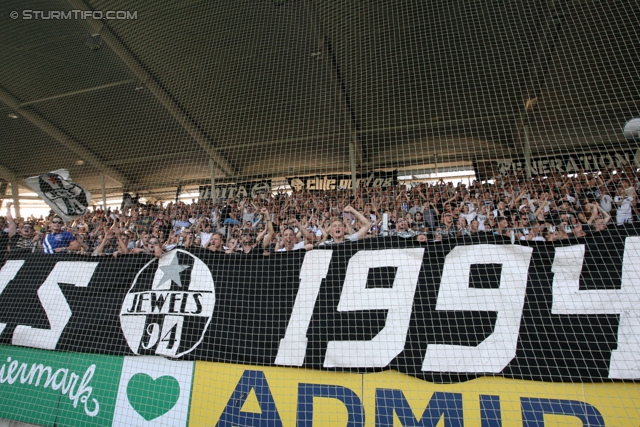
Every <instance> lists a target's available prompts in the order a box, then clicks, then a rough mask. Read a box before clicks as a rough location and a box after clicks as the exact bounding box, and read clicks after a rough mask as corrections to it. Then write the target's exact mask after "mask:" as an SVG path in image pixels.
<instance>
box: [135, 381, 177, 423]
mask: <svg viewBox="0 0 640 427" xmlns="http://www.w3.org/2000/svg"><path fill="white" fill-rule="evenodd" d="M179 397H180V383H178V380H176V379H175V378H173V377H171V376H168V375H165V376H163V377H159V378H158V379H156V380H154V379H153V378H151V377H150V376H149V375H147V374H143V373H140V374H135V375H134V376H132V377H131V379H130V380H129V384H127V399H129V403H130V404H131V407H132V408H133V409H134V410H135V411H136V412H137V413H138V414H140V415H141V416H142V418H144V419H145V420H147V421H151V420H153V419H156V418H158V417H159V416H160V415H164V414H166V413H167V412H169V411H170V410H171V408H173V407H174V406H175V404H176V402H178V398H179Z"/></svg>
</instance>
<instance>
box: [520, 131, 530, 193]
mask: <svg viewBox="0 0 640 427" xmlns="http://www.w3.org/2000/svg"><path fill="white" fill-rule="evenodd" d="M522 129H523V131H524V141H523V145H524V170H525V174H526V177H527V181H530V180H531V144H530V142H529V125H526V124H525V125H523V126H522Z"/></svg>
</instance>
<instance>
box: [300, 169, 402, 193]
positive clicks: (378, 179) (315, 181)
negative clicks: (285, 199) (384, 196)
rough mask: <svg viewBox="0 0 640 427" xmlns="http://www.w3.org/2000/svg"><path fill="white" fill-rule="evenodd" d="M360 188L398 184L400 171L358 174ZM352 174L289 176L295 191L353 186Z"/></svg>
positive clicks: (343, 188) (328, 189) (330, 189)
mask: <svg viewBox="0 0 640 427" xmlns="http://www.w3.org/2000/svg"><path fill="white" fill-rule="evenodd" d="M356 179H357V184H358V188H389V187H395V186H397V185H398V173H397V171H394V172H371V173H365V174H358V175H356ZM351 181H352V179H351V175H318V176H305V177H300V178H289V185H290V186H291V188H293V189H294V190H295V191H302V190H305V189H306V190H309V191H335V190H348V189H351V188H353V186H352V184H351Z"/></svg>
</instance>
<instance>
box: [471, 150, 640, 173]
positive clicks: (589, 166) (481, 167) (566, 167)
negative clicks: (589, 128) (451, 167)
mask: <svg viewBox="0 0 640 427" xmlns="http://www.w3.org/2000/svg"><path fill="white" fill-rule="evenodd" d="M530 165H531V175H532V176H538V175H548V174H551V173H556V172H560V173H563V174H571V173H577V172H579V171H580V170H583V171H584V172H597V171H599V170H604V169H608V170H613V169H618V170H621V169H623V168H625V167H631V168H637V167H640V149H639V148H638V146H637V145H631V146H629V147H628V148H627V149H620V150H617V151H604V152H601V151H598V152H577V153H560V154H556V155H549V156H544V157H532V158H531V161H530ZM473 169H474V171H475V173H476V177H477V178H478V179H479V180H481V181H486V180H489V179H493V178H495V177H497V176H510V175H513V174H518V173H522V174H523V173H524V172H525V169H526V160H525V159H524V158H515V159H502V160H478V161H476V162H474V163H473Z"/></svg>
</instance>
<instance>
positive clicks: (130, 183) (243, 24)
mask: <svg viewBox="0 0 640 427" xmlns="http://www.w3.org/2000/svg"><path fill="white" fill-rule="evenodd" d="M637 6H638V4H637V2H627V1H608V2H602V1H586V0H580V1H578V0H574V1H566V2H560V1H552V0H549V1H521V0H512V1H505V0H496V1H450V0H444V1H407V2H390V1H366V2H345V1H335V0H316V1H313V0H300V1H293V0H291V1H286V0H270V1H255V0H250V1H249V0H247V1H210V2H207V1H174V2H157V1H144V2H134V1H88V0H84V1H83V0H69V1H60V0H47V1H31V0H27V1H24V0H20V1H3V2H1V3H0V20H1V21H2V26H1V27H0V64H2V66H1V67H0V138H1V139H0V141H1V142H0V144H1V145H0V147H1V153H2V156H1V157H0V159H1V160H0V166H1V167H0V177H1V178H3V179H5V180H7V181H15V180H17V179H21V178H25V177H28V176H32V175H37V174H41V173H44V172H48V171H50V170H54V169H59V168H66V169H68V170H70V171H71V175H72V177H73V178H74V180H76V181H77V182H79V183H81V184H84V185H85V186H87V187H88V188H89V189H91V190H93V191H94V192H95V191H98V192H99V188H100V174H101V173H102V174H104V176H105V177H106V187H107V190H108V192H110V193H112V194H116V193H121V192H122V189H123V188H124V189H125V190H127V191H136V190H145V189H154V188H161V187H171V186H173V187H174V188H175V186H176V185H177V183H182V184H183V185H190V184H191V185H193V184H198V183H207V182H208V181H209V176H210V171H209V165H210V161H211V162H212V164H213V165H214V167H215V174H216V179H217V180H219V181H220V182H223V181H237V180H247V179H257V178H274V177H285V176H296V175H304V174H315V173H332V172H348V171H349V170H350V158H351V159H352V161H354V162H356V166H357V169H358V170H375V169H384V168H401V169H407V168H412V167H413V168H428V167H430V166H432V165H434V164H435V163H439V164H442V165H460V166H461V167H464V166H465V165H466V166H469V165H470V163H471V162H472V161H474V160H475V159H482V158H504V157H510V156H521V155H522V154H521V153H522V150H523V144H524V138H525V136H524V135H525V132H523V126H525V125H526V126H527V128H528V130H527V132H526V138H528V139H529V143H530V145H531V149H532V155H541V154H545V153H552V152H553V153H557V152H562V151H571V150H575V149H582V148H584V147H585V146H592V147H593V146H595V147H598V148H601V147H603V146H609V145H615V144H623V143H624V142H625V141H624V139H623V137H622V132H621V128H622V125H623V124H624V123H625V122H626V121H627V120H628V119H630V118H631V117H634V116H637V115H638V113H639V111H640V108H639V107H640V94H639V91H638V76H639V75H640V69H639V68H640V59H639V58H640V55H639V50H640V43H639V40H640V37H639V33H640V27H638V25H637V23H638V22H640V19H638V18H639V16H638V15H639V14H640V8H638V7H637ZM82 11H95V12H101V13H102V14H103V17H104V15H106V13H107V12H108V11H112V12H114V14H112V15H110V16H112V17H116V18H117V17H120V18H122V19H106V17H104V18H105V19H102V20H98V19H93V18H90V17H88V16H87V14H85V17H86V19H82V13H81V12H82ZM14 12H15V13H16V14H17V18H15V19H13V16H12V15H11V14H12V13H14ZM51 12H54V14H53V15H51ZM118 14H119V15H118ZM91 16H95V17H99V15H95V14H92V15H91ZM28 18H30V19H28ZM45 18H49V19H45ZM350 153H351V157H350Z"/></svg>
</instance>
